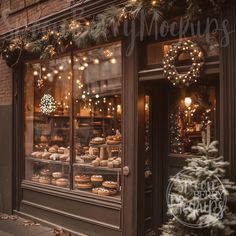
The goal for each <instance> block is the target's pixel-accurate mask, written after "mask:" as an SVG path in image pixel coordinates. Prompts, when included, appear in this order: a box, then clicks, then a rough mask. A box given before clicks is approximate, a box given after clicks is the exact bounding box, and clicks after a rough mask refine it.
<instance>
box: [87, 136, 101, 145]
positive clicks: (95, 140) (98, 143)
mask: <svg viewBox="0 0 236 236" xmlns="http://www.w3.org/2000/svg"><path fill="white" fill-rule="evenodd" d="M90 144H92V145H102V144H105V139H104V138H101V137H96V138H93V139H92V140H91V141H90Z"/></svg>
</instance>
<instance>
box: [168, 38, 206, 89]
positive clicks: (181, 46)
mask: <svg viewBox="0 0 236 236" xmlns="http://www.w3.org/2000/svg"><path fill="white" fill-rule="evenodd" d="M183 53H185V54H188V55H189V56H190V59H191V62H192V65H191V68H190V70H189V71H188V72H187V73H184V74H179V73H178V71H177V69H176V67H175V62H176V60H177V59H178V57H179V55H181V54H183ZM163 64H164V75H165V76H166V77H167V79H168V80H170V81H171V83H172V84H173V85H179V86H183V85H184V86H189V85H190V84H192V83H195V82H197V79H198V78H199V77H200V73H201V69H202V67H203V64H204V56H203V53H202V51H201V49H200V47H199V46H198V45H197V44H196V43H193V42H192V41H190V40H188V41H183V42H178V43H174V44H172V45H171V47H170V49H169V51H168V52H167V53H166V55H165V56H164V60H163Z"/></svg>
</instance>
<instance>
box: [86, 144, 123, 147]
mask: <svg viewBox="0 0 236 236" xmlns="http://www.w3.org/2000/svg"><path fill="white" fill-rule="evenodd" d="M89 146H90V147H97V148H101V147H103V148H114V147H117V148H121V147H122V144H121V143H120V144H106V143H104V144H91V143H89Z"/></svg>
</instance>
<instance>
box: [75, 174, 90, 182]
mask: <svg viewBox="0 0 236 236" xmlns="http://www.w3.org/2000/svg"><path fill="white" fill-rule="evenodd" d="M90 180H91V177H90V176H89V175H76V176H75V182H78V183H87V182H90Z"/></svg>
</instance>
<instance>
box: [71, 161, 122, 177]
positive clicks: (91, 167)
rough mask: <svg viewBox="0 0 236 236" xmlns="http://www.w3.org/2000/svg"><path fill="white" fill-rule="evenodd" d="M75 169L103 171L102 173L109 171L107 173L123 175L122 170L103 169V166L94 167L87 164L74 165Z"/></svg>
mask: <svg viewBox="0 0 236 236" xmlns="http://www.w3.org/2000/svg"><path fill="white" fill-rule="evenodd" d="M73 166H74V167H82V168H84V169H90V170H101V171H107V172H112V173H113V174H114V172H119V173H121V168H108V167H103V166H96V167H95V166H92V165H91V164H86V163H74V164H73Z"/></svg>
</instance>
